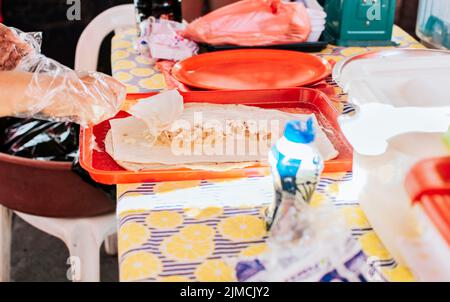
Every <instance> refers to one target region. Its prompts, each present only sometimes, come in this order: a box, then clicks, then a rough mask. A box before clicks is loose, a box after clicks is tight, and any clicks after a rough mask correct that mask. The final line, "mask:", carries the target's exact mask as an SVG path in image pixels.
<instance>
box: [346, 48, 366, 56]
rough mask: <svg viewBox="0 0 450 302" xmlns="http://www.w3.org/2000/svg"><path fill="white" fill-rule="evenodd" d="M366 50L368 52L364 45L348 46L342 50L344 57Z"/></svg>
mask: <svg viewBox="0 0 450 302" xmlns="http://www.w3.org/2000/svg"><path fill="white" fill-rule="evenodd" d="M364 52H367V49H366V48H363V47H348V48H343V49H342V50H341V55H343V56H344V57H351V56H354V55H357V54H361V53H364Z"/></svg>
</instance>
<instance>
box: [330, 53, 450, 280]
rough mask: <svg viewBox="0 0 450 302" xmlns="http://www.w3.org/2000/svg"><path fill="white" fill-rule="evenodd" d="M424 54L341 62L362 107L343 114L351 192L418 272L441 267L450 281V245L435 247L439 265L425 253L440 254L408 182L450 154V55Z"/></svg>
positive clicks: (342, 75)
mask: <svg viewBox="0 0 450 302" xmlns="http://www.w3.org/2000/svg"><path fill="white" fill-rule="evenodd" d="M424 52H425V55H424V53H423V52H422V53H419V52H416V54H420V55H418V56H414V55H412V53H414V52H411V53H408V51H405V52H403V54H404V55H403V56H402V53H401V52H400V53H397V55H394V56H383V54H382V53H380V54H379V55H377V54H375V55H372V56H367V57H368V58H366V59H359V60H353V61H352V60H349V61H347V62H343V63H341V64H340V65H337V66H336V67H335V68H337V70H338V71H339V72H338V73H336V72H335V73H334V77H335V79H336V81H337V82H338V83H339V84H340V85H341V87H343V89H344V90H345V91H346V92H347V93H348V94H349V99H350V102H352V103H354V104H355V107H356V111H355V112H354V114H353V115H351V116H344V117H342V118H341V119H340V125H341V128H342V130H343V132H344V134H345V135H346V138H347V139H348V141H349V142H350V143H351V144H352V146H353V148H354V150H355V153H354V167H353V173H354V181H353V182H352V183H351V184H350V185H349V186H348V188H347V189H348V192H347V193H344V194H349V195H353V197H354V198H357V199H358V200H359V201H360V203H361V207H362V208H363V210H364V212H365V214H366V215H367V217H368V219H369V221H370V223H371V225H372V226H373V228H374V230H375V231H376V232H377V234H378V235H379V236H380V239H381V240H382V242H383V243H384V245H385V246H386V247H387V249H388V250H389V251H390V252H391V254H392V255H393V256H394V257H395V258H396V260H398V261H399V262H400V263H402V264H405V265H407V266H409V267H410V268H411V269H412V271H413V272H414V274H415V276H416V278H419V279H420V278H422V281H431V280H430V279H429V278H430V274H429V273H427V272H425V271H424V270H425V268H428V269H430V270H431V271H433V270H434V269H437V270H441V271H440V272H439V274H434V275H435V276H439V278H442V279H445V280H446V281H450V276H449V273H448V271H447V270H448V265H447V263H448V258H447V259H445V257H446V256H448V255H449V253H450V250H449V249H450V247H449V246H446V248H447V250H443V251H442V250H435V253H434V254H433V257H434V259H433V260H434V262H433V263H434V264H435V267H434V268H430V266H431V263H428V264H426V261H425V260H426V259H425V258H422V259H421V258H420V255H424V254H423V253H422V254H421V252H420V250H421V249H422V250H426V251H427V252H428V253H432V252H433V250H432V249H431V250H430V246H432V242H430V241H429V240H428V239H427V237H425V236H424V234H425V233H424V232H423V228H422V227H421V223H422V221H423V220H421V219H420V218H419V216H418V215H417V211H414V209H413V207H412V206H411V200H410V199H409V196H408V194H407V192H406V190H405V186H404V181H405V176H406V174H407V173H408V171H409V170H410V169H411V167H412V166H413V165H414V164H415V163H417V162H418V161H420V160H422V159H425V158H428V157H434V156H444V155H446V154H448V149H446V147H445V146H444V144H443V143H442V136H443V134H444V133H445V132H446V131H447V129H448V128H449V126H450V55H449V54H448V53H445V54H442V55H438V56H437V55H435V54H433V55H431V54H430V55H429V56H427V55H426V51H424ZM349 62H350V63H349ZM343 64H344V65H345V66H344V65H343ZM430 238H431V237H430ZM427 240H428V241H427ZM412 243H414V244H412ZM418 243H419V244H418ZM427 245H428V246H427ZM406 246H408V249H405V247H406ZM444 247H445V245H444ZM411 248H413V250H411ZM414 248H415V250H414ZM418 255H419V256H418ZM437 263H445V265H444V264H443V265H441V266H439V265H436V264H437ZM435 272H436V271H435Z"/></svg>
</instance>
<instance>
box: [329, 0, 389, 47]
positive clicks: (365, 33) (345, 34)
mask: <svg viewBox="0 0 450 302" xmlns="http://www.w3.org/2000/svg"><path fill="white" fill-rule="evenodd" d="M323 5H324V9H325V11H326V13H327V24H326V30H325V36H326V38H327V39H328V40H329V41H330V43H333V44H336V45H340V46H392V45H395V43H394V42H392V29H393V27H394V19H395V7H396V0H325V1H323Z"/></svg>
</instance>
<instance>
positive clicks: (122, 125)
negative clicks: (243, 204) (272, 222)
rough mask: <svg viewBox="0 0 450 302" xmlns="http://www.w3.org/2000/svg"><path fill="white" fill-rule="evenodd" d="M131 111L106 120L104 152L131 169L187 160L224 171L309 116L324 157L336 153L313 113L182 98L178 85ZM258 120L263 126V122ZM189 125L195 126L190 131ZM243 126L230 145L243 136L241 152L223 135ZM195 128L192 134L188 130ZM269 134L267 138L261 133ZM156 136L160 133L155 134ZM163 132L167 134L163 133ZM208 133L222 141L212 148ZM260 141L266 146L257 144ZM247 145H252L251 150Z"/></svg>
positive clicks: (263, 155)
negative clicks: (108, 133)
mask: <svg viewBox="0 0 450 302" xmlns="http://www.w3.org/2000/svg"><path fill="white" fill-rule="evenodd" d="M129 112H130V113H132V114H133V116H131V117H128V118H124V119H115V120H111V121H110V124H111V138H108V140H110V142H109V144H110V147H108V148H109V152H108V153H110V154H111V155H112V156H113V158H114V159H115V160H116V161H117V162H118V163H119V164H120V163H122V165H123V166H126V168H127V169H130V170H142V169H145V170H148V169H156V168H157V167H160V168H168V166H169V167H171V168H173V167H174V166H178V167H180V166H189V168H191V169H201V170H203V169H205V168H208V169H218V170H220V171H222V170H223V169H228V170H229V169H231V168H236V167H243V166H250V165H254V164H255V163H256V162H261V161H266V160H267V153H268V151H269V149H270V146H271V144H273V143H274V142H275V141H276V140H277V139H278V138H279V137H281V136H282V131H283V129H284V128H285V124H286V123H287V122H288V121H289V120H302V121H306V120H307V119H308V118H312V119H313V122H314V126H315V129H316V146H317V148H318V150H319V152H320V153H321V154H322V156H323V158H324V160H330V159H333V158H335V157H336V156H337V155H338V152H337V150H336V149H335V148H334V146H333V144H332V143H331V142H330V140H329V139H328V137H327V136H326V134H325V133H324V132H323V130H322V128H321V127H320V126H319V124H318V122H317V119H316V117H315V115H314V114H311V115H307V114H294V113H287V112H283V111H280V110H273V109H262V108H258V107H252V106H244V105H234V104H231V105H225V104H208V103H187V104H183V98H182V96H181V95H180V94H179V93H178V92H176V91H169V92H165V93H162V94H159V95H157V96H155V97H152V98H151V100H150V99H146V100H143V101H141V102H139V103H137V104H136V105H135V106H133V107H132V108H131V109H130V110H129ZM261 121H262V125H264V124H265V125H266V128H264V126H263V127H262V128H261ZM272 121H275V123H278V128H277V127H272V129H271V131H269V130H268V128H267V127H269V126H270V125H271V123H272ZM183 129H188V130H183ZM192 129H195V130H196V131H194V132H193V131H192ZM243 129H245V133H246V135H244V134H243V136H241V138H240V140H239V139H238V140H236V138H234V140H233V143H234V145H236V144H237V143H242V142H244V143H243V145H241V146H240V147H241V148H240V149H239V151H240V152H236V151H237V147H236V146H234V149H233V150H230V148H229V147H230V145H231V146H233V144H230V142H229V141H227V142H226V141H225V140H223V137H230V136H231V135H232V134H234V133H235V131H244V130H243ZM193 133H194V134H195V135H192V134H193ZM242 133H243V132H242ZM216 134H219V135H221V136H220V137H219V136H216ZM269 135H271V140H270V139H267V140H264V139H263V138H262V137H266V136H269ZM157 137H160V139H159V140H157V139H156V138H157ZM162 137H166V139H161V138H162ZM174 137H175V138H180V139H179V140H178V142H179V143H181V144H183V145H184V146H186V147H187V148H188V149H189V151H188V152H187V153H186V150H182V149H180V148H178V149H177V148H176V147H177V145H176V144H173V141H174ZM205 137H206V140H205ZM269 137H270V136H269ZM208 139H212V140H213V141H215V142H219V143H222V145H220V147H218V148H212V147H211V146H212V143H211V140H209V141H208ZM244 139H245V140H244ZM171 144H172V145H171ZM259 144H263V145H265V146H264V147H261V145H259ZM194 146H195V148H194ZM250 146H252V147H253V148H252V149H251V151H250V148H249V147H250ZM208 147H209V149H207V148H208ZM227 147H228V149H227ZM183 151H184V152H183ZM230 151H231V152H230ZM180 152H181V153H180ZM193 165H195V166H193Z"/></svg>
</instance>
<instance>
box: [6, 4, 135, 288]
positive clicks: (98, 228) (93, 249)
mask: <svg viewBox="0 0 450 302" xmlns="http://www.w3.org/2000/svg"><path fill="white" fill-rule="evenodd" d="M134 12H135V11H134V5H133V4H126V5H120V6H116V7H113V8H110V9H108V10H106V11H104V12H103V13H101V14H100V15H98V16H97V17H96V18H95V19H94V20H92V22H91V23H89V25H88V26H87V27H86V29H85V30H84V31H83V33H82V34H81V37H80V39H79V40H78V45H77V50H76V55H75V69H76V70H80V71H95V70H97V62H98V55H99V50H100V46H101V43H102V41H103V40H104V38H105V37H106V36H107V35H108V34H109V33H110V32H112V31H115V30H117V29H120V28H125V27H129V26H134V25H135V13H134ZM93 202H95V201H93ZM12 213H13V212H12V211H11V210H9V209H7V208H5V207H3V206H1V205H0V281H9V278H10V253H11V223H12ZM15 214H17V215H18V216H19V217H21V218H22V219H24V220H25V221H27V222H28V223H29V224H31V225H33V226H34V227H36V228H38V229H40V230H42V231H44V232H46V233H48V234H51V235H53V236H55V237H57V238H59V239H61V240H62V241H64V243H65V244H66V246H67V247H68V249H69V252H70V256H71V258H70V262H71V263H72V273H73V275H72V277H73V278H72V280H73V281H82V282H98V281H100V257H99V250H100V246H101V244H102V243H103V241H105V239H106V241H105V249H106V252H107V253H108V254H110V255H114V254H117V235H114V233H115V232H116V216H115V214H109V215H103V216H98V217H92V218H81V219H57V218H48V217H39V216H33V215H28V214H24V213H20V212H15Z"/></svg>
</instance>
